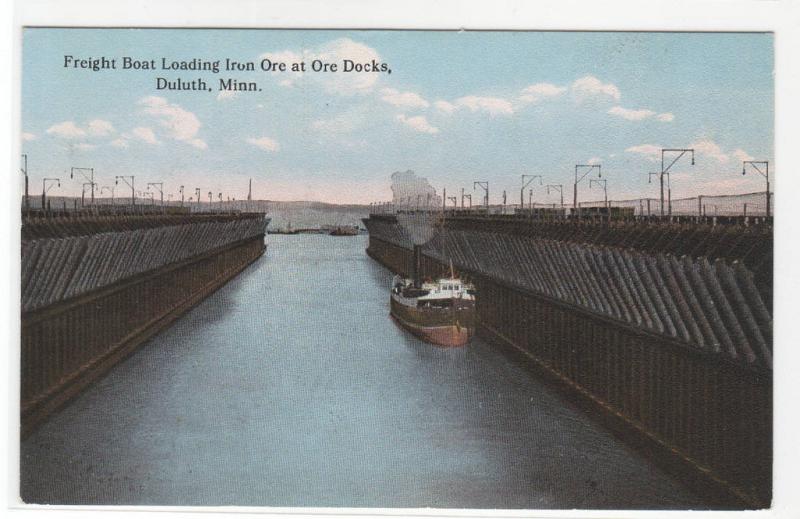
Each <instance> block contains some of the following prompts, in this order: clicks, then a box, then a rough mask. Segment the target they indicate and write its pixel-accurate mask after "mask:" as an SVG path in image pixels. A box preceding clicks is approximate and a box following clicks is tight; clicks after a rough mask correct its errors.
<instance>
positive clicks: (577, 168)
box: [561, 164, 603, 211]
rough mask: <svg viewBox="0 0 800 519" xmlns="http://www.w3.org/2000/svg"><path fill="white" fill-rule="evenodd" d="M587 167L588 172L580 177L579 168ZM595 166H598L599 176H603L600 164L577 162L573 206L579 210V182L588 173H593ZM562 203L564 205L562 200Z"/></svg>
mask: <svg viewBox="0 0 800 519" xmlns="http://www.w3.org/2000/svg"><path fill="white" fill-rule="evenodd" d="M582 168H583V169H586V173H584V174H583V175H581V178H578V170H579V169H582ZM595 168H597V177H598V178H599V177H602V176H603V174H602V172H601V171H600V164H575V185H574V189H573V195H572V208H573V209H575V210H576V211H577V209H578V183H579V182H580V181H581V180H583V179H584V178H586V175H588V174H589V173H591V172H592V171H593V170H594V169H595ZM561 205H564V202H563V201H562V202H561Z"/></svg>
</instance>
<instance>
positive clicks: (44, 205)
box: [42, 178, 61, 211]
mask: <svg viewBox="0 0 800 519" xmlns="http://www.w3.org/2000/svg"><path fill="white" fill-rule="evenodd" d="M48 181H49V182H51V184H50V187H48V186H47V182H48ZM52 182H57V183H58V187H61V179H60V178H43V179H42V211H44V210H45V209H47V202H46V200H47V192H48V191H50V189H51V188H52V187H53V184H52Z"/></svg>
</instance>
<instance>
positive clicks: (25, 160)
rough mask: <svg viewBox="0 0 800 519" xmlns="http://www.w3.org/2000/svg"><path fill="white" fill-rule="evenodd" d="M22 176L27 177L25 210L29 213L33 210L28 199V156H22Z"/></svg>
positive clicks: (25, 154)
mask: <svg viewBox="0 0 800 519" xmlns="http://www.w3.org/2000/svg"><path fill="white" fill-rule="evenodd" d="M20 171H22V174H23V175H25V210H26V211H28V210H30V208H31V203H30V200H29V198H28V154H27V153H23V154H22V167H21V168H20Z"/></svg>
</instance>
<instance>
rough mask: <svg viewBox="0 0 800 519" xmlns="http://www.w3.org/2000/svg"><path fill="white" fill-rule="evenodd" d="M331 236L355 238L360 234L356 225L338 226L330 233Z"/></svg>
mask: <svg viewBox="0 0 800 519" xmlns="http://www.w3.org/2000/svg"><path fill="white" fill-rule="evenodd" d="M328 234H330V235H331V236H355V235H357V234H358V227H356V226H355V225H338V226H336V227H334V228H333V229H331V231H330V232H329V233H328Z"/></svg>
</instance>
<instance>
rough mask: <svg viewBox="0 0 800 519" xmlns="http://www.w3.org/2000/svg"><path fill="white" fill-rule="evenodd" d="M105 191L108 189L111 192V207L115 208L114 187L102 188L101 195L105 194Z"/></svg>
mask: <svg viewBox="0 0 800 519" xmlns="http://www.w3.org/2000/svg"><path fill="white" fill-rule="evenodd" d="M105 189H108V190H109V191H111V206H112V207H113V206H114V186H111V187H108V186H103V187H101V188H100V194H101V195H102V194H103V190H105Z"/></svg>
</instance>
